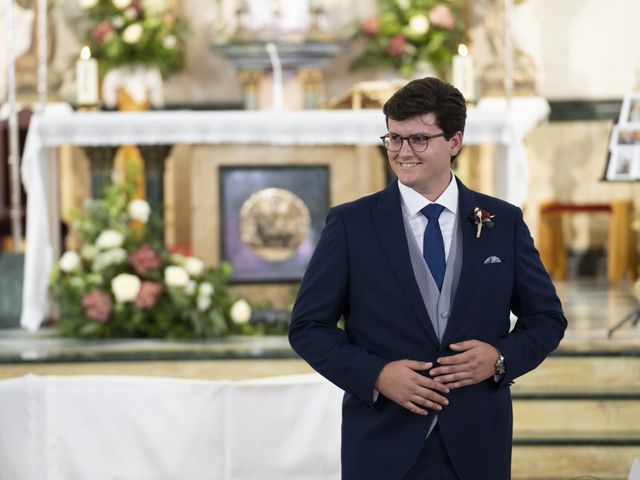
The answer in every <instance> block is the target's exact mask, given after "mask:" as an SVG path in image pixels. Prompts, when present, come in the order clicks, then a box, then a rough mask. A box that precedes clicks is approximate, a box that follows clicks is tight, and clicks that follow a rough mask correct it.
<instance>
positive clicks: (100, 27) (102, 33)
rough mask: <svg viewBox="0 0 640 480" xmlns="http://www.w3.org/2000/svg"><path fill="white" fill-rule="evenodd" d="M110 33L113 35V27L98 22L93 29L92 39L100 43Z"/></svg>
mask: <svg viewBox="0 0 640 480" xmlns="http://www.w3.org/2000/svg"><path fill="white" fill-rule="evenodd" d="M111 33H113V25H111V24H110V23H109V22H100V23H99V24H97V25H96V26H95V28H94V29H93V39H94V40H95V41H96V42H97V43H102V42H104V41H105V39H106V38H107V36H108V35H109V34H111Z"/></svg>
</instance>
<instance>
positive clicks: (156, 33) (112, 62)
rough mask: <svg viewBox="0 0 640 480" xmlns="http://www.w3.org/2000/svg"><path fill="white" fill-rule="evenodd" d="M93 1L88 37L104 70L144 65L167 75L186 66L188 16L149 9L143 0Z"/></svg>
mask: <svg viewBox="0 0 640 480" xmlns="http://www.w3.org/2000/svg"><path fill="white" fill-rule="evenodd" d="M90 3H91V2H89V6H88V7H87V8H86V10H85V11H86V14H87V29H86V31H85V41H86V42H87V44H88V45H89V47H90V48H91V52H92V54H93V56H94V57H95V58H97V59H98V61H99V62H100V69H101V70H102V71H103V72H105V71H109V70H112V69H115V68H119V67H124V66H135V65H143V66H149V67H155V68H157V69H158V70H159V71H160V73H161V74H162V75H163V76H167V75H168V74H170V73H172V72H176V71H179V70H181V69H182V68H183V65H184V53H185V39H186V37H187V35H188V33H189V28H188V26H187V24H186V22H185V21H184V20H182V19H180V18H177V17H176V16H175V15H174V14H173V13H172V12H169V11H165V12H152V11H149V10H148V9H147V8H145V6H144V5H143V4H142V3H141V2H140V1H139V0H133V1H127V0H115V1H112V0H97V1H96V2H95V3H94V4H93V5H91V4H90Z"/></svg>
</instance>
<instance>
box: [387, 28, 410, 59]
mask: <svg viewBox="0 0 640 480" xmlns="http://www.w3.org/2000/svg"><path fill="white" fill-rule="evenodd" d="M406 47H407V39H406V38H405V37H404V35H400V34H398V35H396V36H395V37H393V38H392V39H391V41H389V47H388V48H387V52H388V53H389V55H391V56H392V57H399V56H400V55H402V54H403V53H404V51H405V49H406Z"/></svg>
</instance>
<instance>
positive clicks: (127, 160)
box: [113, 88, 149, 199]
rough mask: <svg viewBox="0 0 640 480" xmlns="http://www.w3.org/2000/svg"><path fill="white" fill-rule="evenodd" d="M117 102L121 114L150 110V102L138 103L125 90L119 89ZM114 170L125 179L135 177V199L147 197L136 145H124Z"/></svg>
mask: <svg viewBox="0 0 640 480" xmlns="http://www.w3.org/2000/svg"><path fill="white" fill-rule="evenodd" d="M117 100H118V110H120V111H121V112H144V111H146V110H149V101H148V100H147V101H145V102H142V103H139V102H136V101H135V100H133V98H131V96H130V95H129V94H128V93H127V91H126V90H125V89H124V88H118V91H117ZM113 168H114V171H115V172H118V174H119V175H121V176H122V177H123V178H126V176H127V175H133V176H134V181H135V185H136V190H135V194H134V197H135V198H138V199H144V198H145V197H146V190H145V178H144V159H143V158H142V155H141V154H140V150H139V149H138V147H136V146H135V145H122V146H121V147H120V148H119V149H118V152H117V153H116V156H115V158H114V159H113Z"/></svg>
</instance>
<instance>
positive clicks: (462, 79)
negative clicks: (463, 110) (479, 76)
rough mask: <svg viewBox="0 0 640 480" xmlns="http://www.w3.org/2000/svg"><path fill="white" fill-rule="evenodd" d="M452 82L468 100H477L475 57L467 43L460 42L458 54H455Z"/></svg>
mask: <svg viewBox="0 0 640 480" xmlns="http://www.w3.org/2000/svg"><path fill="white" fill-rule="evenodd" d="M452 70H453V73H452V83H453V84H454V85H455V86H456V87H457V88H458V90H460V93H462V95H464V98H465V99H467V100H475V97H476V85H475V74H474V71H473V59H472V58H471V57H470V56H469V49H468V48H467V46H466V45H464V44H460V46H459V47H458V55H454V56H453V68H452Z"/></svg>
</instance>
